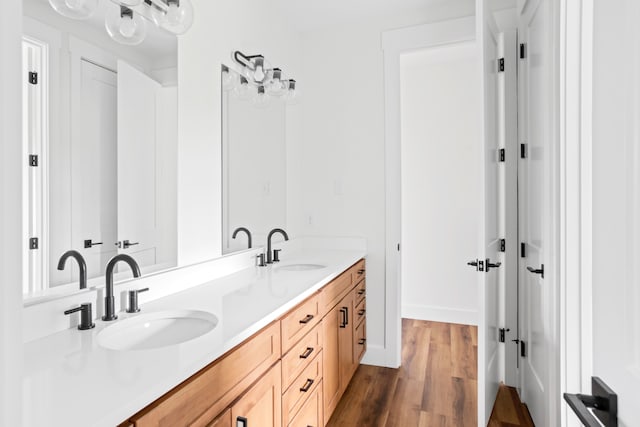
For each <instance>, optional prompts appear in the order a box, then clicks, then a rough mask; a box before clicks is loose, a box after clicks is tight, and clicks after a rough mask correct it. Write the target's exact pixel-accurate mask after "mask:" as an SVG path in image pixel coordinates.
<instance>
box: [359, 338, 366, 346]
mask: <svg viewBox="0 0 640 427" xmlns="http://www.w3.org/2000/svg"><path fill="white" fill-rule="evenodd" d="M366 342H367V339H366V338H362V339H360V341H358V344H360V345H364V343H366Z"/></svg>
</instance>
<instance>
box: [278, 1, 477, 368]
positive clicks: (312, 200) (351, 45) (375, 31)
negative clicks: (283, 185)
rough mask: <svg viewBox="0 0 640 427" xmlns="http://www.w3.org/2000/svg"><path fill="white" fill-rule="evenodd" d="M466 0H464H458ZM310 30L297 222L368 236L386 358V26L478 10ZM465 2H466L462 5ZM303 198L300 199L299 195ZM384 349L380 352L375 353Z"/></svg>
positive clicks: (295, 178)
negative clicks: (384, 56) (382, 43)
mask: <svg viewBox="0 0 640 427" xmlns="http://www.w3.org/2000/svg"><path fill="white" fill-rule="evenodd" d="M458 4H459V3H458ZM441 6H442V7H441V8H435V7H434V8H433V10H432V11H431V13H425V11H421V12H420V13H405V14H395V15H394V14H390V15H388V16H386V17H385V18H383V19H378V20H371V21H368V22H367V23H360V22H359V23H351V24H349V25H344V26H338V27H331V28H325V29H321V30H316V31H312V32H308V33H305V34H304V36H303V38H302V40H303V46H304V55H303V63H304V74H303V75H304V80H303V83H302V84H301V90H302V91H303V94H302V98H301V102H302V103H303V105H304V109H303V112H302V113H303V118H302V123H303V136H304V137H303V139H302V140H301V141H300V143H299V144H297V145H292V146H288V147H287V149H288V150H289V152H290V153H291V154H290V155H296V156H297V162H296V165H295V166H294V167H293V168H291V169H290V174H291V175H290V177H289V181H288V182H289V187H290V188H289V200H291V201H292V203H291V206H294V207H295V208H294V209H298V210H297V211H293V212H291V213H290V215H289V228H290V229H291V230H293V231H295V232H296V233H301V234H304V235H309V236H359V237H364V238H366V240H367V253H368V257H367V288H368V290H367V306H368V310H367V335H368V337H367V339H368V343H369V350H368V353H367V354H368V355H367V359H366V361H368V362H374V361H375V362H377V363H383V362H382V360H383V359H384V358H385V356H384V355H382V354H381V352H384V351H385V348H389V346H388V342H389V340H392V339H394V337H386V336H385V311H386V310H385V288H386V287H387V286H395V284H393V283H391V284H385V190H384V189H385V172H384V170H385V157H384V152H385V151H384V150H385V140H384V129H385V128H384V123H385V117H384V75H383V52H382V48H381V37H382V32H383V31H385V30H388V29H393V28H401V27H406V26H412V25H418V24H421V23H426V22H434V21H440V20H445V19H450V18H454V17H458V16H467V15H472V14H473V4H471V7H470V8H469V9H467V8H464V7H463V8H457V6H456V5H454V4H452V3H449V2H448V3H447V4H444V5H441ZM462 6H464V4H462ZM298 201H299V202H298ZM375 354H377V356H374V355H375Z"/></svg>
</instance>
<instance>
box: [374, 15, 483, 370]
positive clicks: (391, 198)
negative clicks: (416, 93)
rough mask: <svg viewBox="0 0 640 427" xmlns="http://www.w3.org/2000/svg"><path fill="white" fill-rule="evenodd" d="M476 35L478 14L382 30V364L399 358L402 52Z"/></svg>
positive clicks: (395, 364)
mask: <svg viewBox="0 0 640 427" xmlns="http://www.w3.org/2000/svg"><path fill="white" fill-rule="evenodd" d="M472 40H475V17H467V18H461V19H454V20H450V21H445V22H439V23H435V24H425V25H418V26H415V27H410V28H403V29H399V30H392V31H386V32H384V33H383V34H382V48H383V50H384V91H385V211H386V215H385V217H386V219H385V343H384V353H385V355H384V357H381V358H380V359H384V360H385V363H382V364H381V365H383V366H389V367H394V368H397V367H398V366H400V363H401V360H402V359H401V350H402V321H401V290H400V252H399V251H398V249H397V247H398V245H399V244H400V237H401V227H400V224H401V216H400V206H401V200H400V189H401V187H400V186H401V180H400V167H401V165H400V55H401V54H402V53H404V52H410V51H412V50H418V49H426V48H430V47H435V46H440V45H443V44H453V43H459V42H468V41H472Z"/></svg>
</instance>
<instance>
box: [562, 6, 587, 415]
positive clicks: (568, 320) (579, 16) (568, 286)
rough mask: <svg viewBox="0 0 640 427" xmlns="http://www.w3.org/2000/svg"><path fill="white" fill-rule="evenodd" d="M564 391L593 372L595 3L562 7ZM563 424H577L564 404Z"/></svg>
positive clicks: (583, 385)
mask: <svg viewBox="0 0 640 427" xmlns="http://www.w3.org/2000/svg"><path fill="white" fill-rule="evenodd" d="M561 7H562V9H561V15H562V17H563V19H562V21H561V28H560V31H561V37H562V43H561V52H560V61H561V69H560V90H561V116H560V117H561V123H560V127H561V141H560V146H561V149H562V150H563V151H562V153H561V156H562V158H561V164H560V178H561V180H562V184H561V191H562V194H561V210H562V211H561V230H560V238H561V239H562V242H561V265H563V266H565V269H564V271H563V272H562V276H561V286H560V288H561V290H562V291H561V292H562V293H561V296H560V297H561V304H560V322H561V337H560V338H561V341H560V369H561V376H560V381H561V383H560V392H561V393H564V392H571V393H578V392H581V393H588V392H590V391H591V372H592V364H593V360H592V357H593V355H592V353H593V351H592V336H591V335H592V308H591V304H592V271H591V265H592V263H591V260H592V154H591V150H592V145H591V144H592V141H591V137H592V130H591V115H592V105H591V100H592V77H591V72H592V60H593V59H592V49H593V1H592V0H581V1H580V2H574V1H568V0H564V1H563V2H562V5H561ZM560 416H561V420H562V424H563V425H570V426H573V425H579V424H578V423H577V421H576V418H575V416H573V414H572V413H571V411H568V410H567V407H566V405H562V406H561V408H560Z"/></svg>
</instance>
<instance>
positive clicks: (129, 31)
mask: <svg viewBox="0 0 640 427" xmlns="http://www.w3.org/2000/svg"><path fill="white" fill-rule="evenodd" d="M104 23H105V28H106V29H107V33H109V36H111V38H112V39H113V40H115V41H117V42H118V43H121V44H128V45H137V44H140V43H142V41H143V40H144V38H145V37H146V36H147V24H146V22H145V20H144V19H142V17H141V16H140V15H139V14H137V13H134V11H133V10H132V9H129V8H128V7H126V6H120V7H117V8H109V10H108V11H107V15H106V17H105V21H104Z"/></svg>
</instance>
